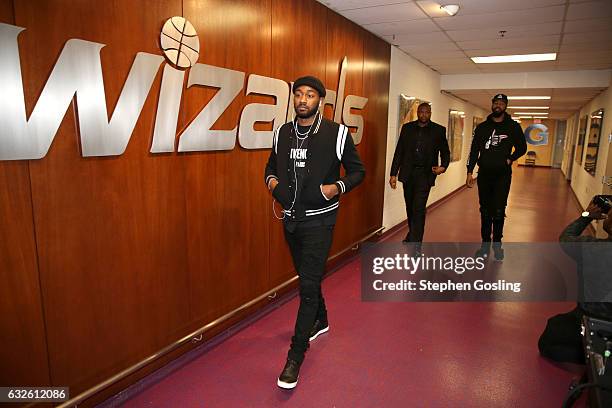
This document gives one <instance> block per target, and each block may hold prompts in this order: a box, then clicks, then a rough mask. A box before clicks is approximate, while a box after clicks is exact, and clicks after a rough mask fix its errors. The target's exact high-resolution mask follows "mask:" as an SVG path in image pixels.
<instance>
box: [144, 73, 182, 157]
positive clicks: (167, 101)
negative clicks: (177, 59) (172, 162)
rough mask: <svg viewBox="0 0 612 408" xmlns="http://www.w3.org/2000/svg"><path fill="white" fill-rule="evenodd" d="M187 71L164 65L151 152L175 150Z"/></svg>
mask: <svg viewBox="0 0 612 408" xmlns="http://www.w3.org/2000/svg"><path fill="white" fill-rule="evenodd" d="M184 79H185V71H180V70H178V69H176V68H172V67H171V66H170V65H169V64H166V66H164V74H163V76H162V82H161V89H160V91H159V102H158V104H157V115H156V116H155V130H154V131H153V143H152V144H151V153H168V152H173V151H174V141H175V139H176V125H177V122H178V115H179V109H180V107H181V96H182V95H183V82H184Z"/></svg>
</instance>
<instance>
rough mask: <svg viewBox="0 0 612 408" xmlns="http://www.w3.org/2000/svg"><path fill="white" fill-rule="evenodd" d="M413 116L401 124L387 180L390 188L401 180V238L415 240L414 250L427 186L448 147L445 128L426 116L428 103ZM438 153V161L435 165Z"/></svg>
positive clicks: (443, 167) (420, 234) (443, 163)
mask: <svg viewBox="0 0 612 408" xmlns="http://www.w3.org/2000/svg"><path fill="white" fill-rule="evenodd" d="M417 116H418V120H415V121H413V122H409V123H406V124H404V126H402V130H401V132H400V137H399V141H398V142H397V146H396V147H395V154H394V155H393V163H392V164H391V178H390V179H389V184H390V185H391V188H392V189H395V188H397V180H398V178H399V181H401V182H402V184H403V187H404V200H405V202H406V213H407V215H408V225H409V228H410V230H409V232H408V235H407V236H406V238H405V239H404V241H403V242H404V243H408V242H415V243H416V249H417V252H420V250H421V242H423V232H424V231H425V213H426V210H425V206H426V205H427V198H428V197H429V190H430V189H431V187H432V186H433V185H434V184H435V180H436V176H438V175H440V174H442V173H444V172H445V171H446V169H447V168H448V164H449V162H450V150H449V148H448V142H447V141H446V128H445V127H444V126H440V125H438V124H437V123H434V122H432V121H431V120H430V118H431V106H429V104H428V103H425V102H424V103H422V104H420V105H419V107H418V110H417ZM438 157H439V158H440V161H441V163H440V164H439V165H438ZM398 172H399V176H398Z"/></svg>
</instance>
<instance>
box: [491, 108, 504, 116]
mask: <svg viewBox="0 0 612 408" xmlns="http://www.w3.org/2000/svg"><path fill="white" fill-rule="evenodd" d="M505 112H506V110H505V109H499V110H496V109H493V117H494V118H499V117H500V116H502V115H503V114H504V113H505Z"/></svg>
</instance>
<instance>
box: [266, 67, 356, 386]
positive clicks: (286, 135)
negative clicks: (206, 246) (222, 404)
mask: <svg viewBox="0 0 612 408" xmlns="http://www.w3.org/2000/svg"><path fill="white" fill-rule="evenodd" d="M292 91H293V104H294V108H295V112H296V116H297V117H296V119H295V120H294V121H293V122H290V123H285V124H284V125H282V126H281V127H280V128H278V129H277V130H276V132H275V133H274V138H273V146H272V151H271V152H270V157H269V159H268V163H267V165H266V169H265V183H266V185H267V186H268V189H269V190H270V192H271V193H272V195H273V197H274V198H275V200H276V201H278V203H279V204H280V205H281V206H282V207H283V211H282V214H283V215H282V217H278V218H280V219H283V224H284V231H285V240H286V241H287V244H288V245H289V250H290V251H291V257H292V259H293V264H294V266H295V270H296V272H297V274H298V276H299V278H300V279H299V292H300V306H299V309H298V314H297V318H296V322H295V332H294V335H293V337H292V338H291V346H290V349H289V353H288V355H287V362H286V364H285V367H284V368H283V371H282V372H281V374H280V376H279V377H278V380H277V384H278V386H279V387H281V388H285V389H292V388H294V387H295V386H296V385H297V381H298V374H299V371H300V367H301V365H302V362H303V361H304V355H305V353H306V350H307V349H308V347H309V342H310V341H311V340H314V339H315V338H316V337H317V336H319V335H320V334H322V333H325V332H327V331H328V330H329V325H328V321H327V310H326V308H325V301H324V299H323V295H322V293H321V279H322V278H323V274H324V273H325V263H326V261H327V257H328V254H329V249H330V247H331V243H332V233H333V229H334V225H335V223H336V214H337V212H338V206H339V201H338V200H339V196H340V195H342V194H346V193H348V192H349V191H351V190H352V189H353V188H355V187H356V186H357V185H358V184H359V183H361V181H362V180H363V178H364V176H365V168H364V166H363V164H362V163H361V160H360V158H359V155H358V153H357V150H356V149H355V145H354V144H353V138H352V136H351V133H350V132H349V130H348V128H347V127H346V126H344V125H339V124H337V123H334V122H332V121H330V120H327V119H324V118H323V115H322V112H321V108H322V104H323V100H324V99H323V98H324V97H325V87H324V86H323V83H322V82H321V81H320V80H319V79H317V78H315V77H312V76H306V77H302V78H299V79H297V80H296V81H295V83H294V84H293V88H292ZM340 164H342V166H343V167H344V169H345V173H346V174H345V176H344V177H340ZM275 215H276V214H275Z"/></svg>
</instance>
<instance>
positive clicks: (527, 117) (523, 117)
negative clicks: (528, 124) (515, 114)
mask: <svg viewBox="0 0 612 408" xmlns="http://www.w3.org/2000/svg"><path fill="white" fill-rule="evenodd" d="M519 119H531V116H519Z"/></svg>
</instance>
